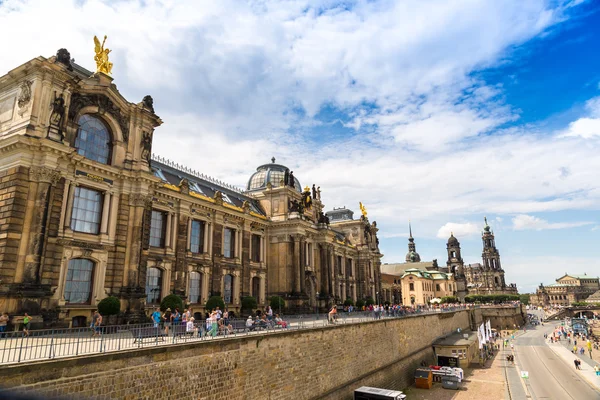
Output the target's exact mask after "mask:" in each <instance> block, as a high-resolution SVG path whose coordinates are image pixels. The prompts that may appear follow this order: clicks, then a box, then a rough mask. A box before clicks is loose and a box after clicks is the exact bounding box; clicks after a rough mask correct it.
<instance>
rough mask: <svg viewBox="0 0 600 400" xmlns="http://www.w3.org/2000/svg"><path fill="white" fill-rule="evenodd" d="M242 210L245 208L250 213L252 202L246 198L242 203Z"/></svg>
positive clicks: (245, 211)
mask: <svg viewBox="0 0 600 400" xmlns="http://www.w3.org/2000/svg"><path fill="white" fill-rule="evenodd" d="M242 210H244V213H246V214H250V202H248V200H244V202H243V203H242Z"/></svg>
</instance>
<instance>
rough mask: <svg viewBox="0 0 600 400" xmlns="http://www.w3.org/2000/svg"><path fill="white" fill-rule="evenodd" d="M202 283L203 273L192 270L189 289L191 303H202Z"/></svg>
mask: <svg viewBox="0 0 600 400" xmlns="http://www.w3.org/2000/svg"><path fill="white" fill-rule="evenodd" d="M201 283H202V275H201V274H200V273H199V272H196V271H192V272H190V284H189V290H188V300H189V302H190V303H191V304H197V303H200V300H201V299H200V288H201Z"/></svg>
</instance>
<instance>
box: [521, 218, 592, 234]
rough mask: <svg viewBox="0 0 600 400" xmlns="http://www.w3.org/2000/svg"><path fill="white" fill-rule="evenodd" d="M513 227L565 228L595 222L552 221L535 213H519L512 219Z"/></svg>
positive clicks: (536, 228) (522, 228)
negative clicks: (535, 215) (536, 215)
mask: <svg viewBox="0 0 600 400" xmlns="http://www.w3.org/2000/svg"><path fill="white" fill-rule="evenodd" d="M512 222H513V229H515V230H526V229H534V230H538V231H541V230H544V229H565V228H576V227H578V226H585V225H591V224H593V222H589V221H578V222H555V223H550V222H548V221H546V220H544V219H541V218H538V217H534V216H533V215H526V214H521V215H517V216H516V217H514V218H513V219H512Z"/></svg>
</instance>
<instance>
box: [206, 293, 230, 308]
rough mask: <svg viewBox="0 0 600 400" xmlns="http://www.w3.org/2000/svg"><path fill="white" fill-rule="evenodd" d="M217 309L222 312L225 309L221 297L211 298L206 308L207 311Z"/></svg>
mask: <svg viewBox="0 0 600 400" xmlns="http://www.w3.org/2000/svg"><path fill="white" fill-rule="evenodd" d="M217 307H219V308H220V309H221V310H224V309H225V302H224V301H223V298H222V297H221V296H211V297H210V299H208V301H207V302H206V305H205V306H204V308H205V309H206V311H210V310H215V309H216V308H217Z"/></svg>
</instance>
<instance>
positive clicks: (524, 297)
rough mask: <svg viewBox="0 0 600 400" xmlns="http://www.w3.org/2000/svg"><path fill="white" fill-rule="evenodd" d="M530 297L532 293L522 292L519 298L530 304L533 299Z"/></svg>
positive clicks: (522, 301) (522, 302)
mask: <svg viewBox="0 0 600 400" xmlns="http://www.w3.org/2000/svg"><path fill="white" fill-rule="evenodd" d="M530 297H531V295H530V294H522V295H519V300H520V301H521V304H525V305H529V302H530V300H531V299H530Z"/></svg>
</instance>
